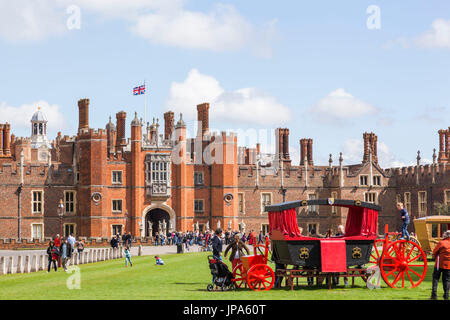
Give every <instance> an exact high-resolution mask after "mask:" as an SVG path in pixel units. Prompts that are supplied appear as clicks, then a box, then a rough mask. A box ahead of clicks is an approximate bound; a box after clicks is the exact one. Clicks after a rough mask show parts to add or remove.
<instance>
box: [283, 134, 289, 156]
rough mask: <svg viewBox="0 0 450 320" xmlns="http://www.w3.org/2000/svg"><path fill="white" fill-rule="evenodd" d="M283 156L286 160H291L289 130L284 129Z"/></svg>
mask: <svg viewBox="0 0 450 320" xmlns="http://www.w3.org/2000/svg"><path fill="white" fill-rule="evenodd" d="M283 154H284V159H286V160H289V129H288V128H285V129H283Z"/></svg>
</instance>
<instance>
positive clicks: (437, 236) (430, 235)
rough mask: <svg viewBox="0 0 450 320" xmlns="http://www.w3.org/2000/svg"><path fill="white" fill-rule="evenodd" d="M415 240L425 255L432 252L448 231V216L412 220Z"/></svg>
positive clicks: (449, 221) (449, 223)
mask: <svg viewBox="0 0 450 320" xmlns="http://www.w3.org/2000/svg"><path fill="white" fill-rule="evenodd" d="M414 229H415V231H416V234H417V240H418V241H419V242H420V245H421V246H422V248H423V250H424V251H425V252H427V253H431V252H433V249H434V247H435V246H436V244H437V243H438V242H439V241H441V240H442V239H443V238H442V235H443V234H444V232H445V231H447V230H450V216H427V217H422V218H418V219H414Z"/></svg>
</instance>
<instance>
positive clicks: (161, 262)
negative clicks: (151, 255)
mask: <svg viewBox="0 0 450 320" xmlns="http://www.w3.org/2000/svg"><path fill="white" fill-rule="evenodd" d="M155 259H156V264H157V265H160V266H163V265H164V261H163V260H162V259H161V258H160V257H159V256H155Z"/></svg>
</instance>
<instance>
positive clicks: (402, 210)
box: [397, 202, 409, 240]
mask: <svg viewBox="0 0 450 320" xmlns="http://www.w3.org/2000/svg"><path fill="white" fill-rule="evenodd" d="M397 209H398V210H399V211H400V215H401V218H402V237H401V238H400V239H406V240H409V233H408V225H409V214H408V211H406V209H405V208H404V207H403V203H402V202H397Z"/></svg>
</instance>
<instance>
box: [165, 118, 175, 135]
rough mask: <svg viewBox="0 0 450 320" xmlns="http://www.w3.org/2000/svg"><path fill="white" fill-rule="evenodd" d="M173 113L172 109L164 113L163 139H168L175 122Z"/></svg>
mask: <svg viewBox="0 0 450 320" xmlns="http://www.w3.org/2000/svg"><path fill="white" fill-rule="evenodd" d="M174 119H175V115H174V113H173V112H172V111H167V112H166V113H164V140H169V139H170V136H171V135H172V130H173V128H174V123H175V120H174Z"/></svg>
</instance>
